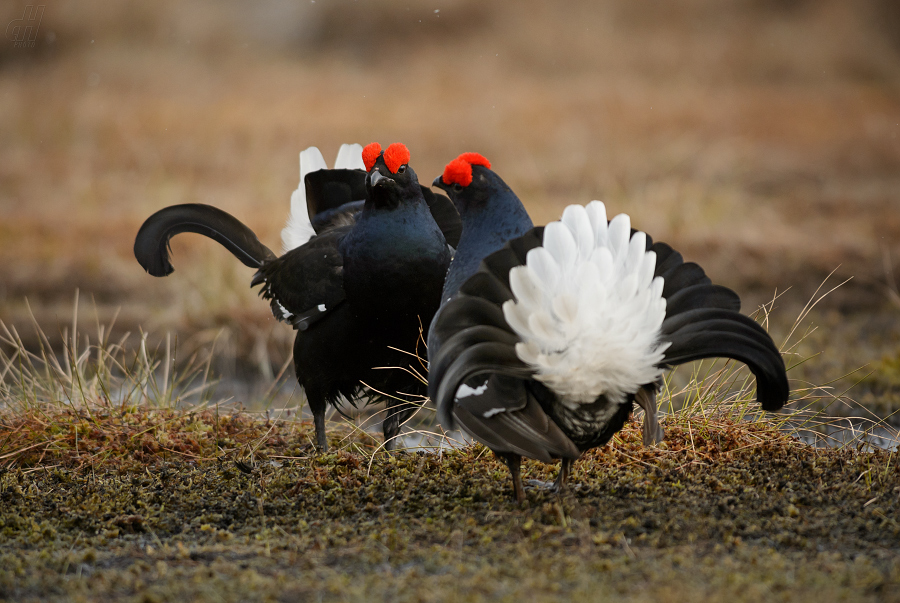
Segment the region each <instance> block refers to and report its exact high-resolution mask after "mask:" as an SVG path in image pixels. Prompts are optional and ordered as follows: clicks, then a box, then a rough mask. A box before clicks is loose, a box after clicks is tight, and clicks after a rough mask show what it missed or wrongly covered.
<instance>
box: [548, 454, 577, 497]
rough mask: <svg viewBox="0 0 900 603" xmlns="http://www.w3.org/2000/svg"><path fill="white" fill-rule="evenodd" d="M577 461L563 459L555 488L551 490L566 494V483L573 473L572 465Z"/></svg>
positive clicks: (554, 484) (554, 483)
mask: <svg viewBox="0 0 900 603" xmlns="http://www.w3.org/2000/svg"><path fill="white" fill-rule="evenodd" d="M574 462H575V461H573V460H572V459H567V458H563V459H562V461H561V462H560V464H559V473H558V474H557V475H556V481H555V482H553V487H552V488H551V490H552V491H553V492H558V493H559V494H564V493H565V492H566V481H567V480H568V479H569V474H570V473H571V472H572V464H573V463H574Z"/></svg>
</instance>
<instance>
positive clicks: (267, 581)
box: [0, 412, 900, 602]
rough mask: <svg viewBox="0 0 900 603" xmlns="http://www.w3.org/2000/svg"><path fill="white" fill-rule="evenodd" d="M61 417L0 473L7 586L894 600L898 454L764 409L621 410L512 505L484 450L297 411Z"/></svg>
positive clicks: (899, 531)
mask: <svg viewBox="0 0 900 603" xmlns="http://www.w3.org/2000/svg"><path fill="white" fill-rule="evenodd" d="M54 418H55V419H57V421H56V424H57V425H64V424H66V422H68V424H69V428H68V429H66V430H55V428H52V427H51V428H48V429H47V430H43V431H40V430H39V431H40V433H39V435H35V436H34V437H33V438H32V440H35V441H38V442H40V441H42V440H44V438H47V437H48V436H49V439H50V440H52V441H53V442H54V445H53V446H48V445H47V444H46V443H45V444H44V445H38V446H36V447H34V448H33V449H32V450H31V451H27V452H22V453H21V454H20V455H18V457H17V458H18V462H17V464H16V465H15V466H14V467H12V468H10V469H7V470H5V471H3V472H2V474H0V503H2V504H0V534H2V539H3V547H2V549H0V599H2V600H20V601H26V600H34V601H36V600H76V601H77V600H134V601H183V600H198V601H242V600H273V601H307V600H310V601H373V600H392V601H398V602H401V601H459V600H470V601H516V600H523V599H526V600H529V601H556V600H561V599H564V600H572V601H596V600H620V601H723V600H733V601H758V600H761V599H766V600H776V601H841V600H844V601H900V522H898V519H897V517H898V516H900V464H898V462H897V455H896V454H894V455H889V454H887V453H884V452H876V453H864V452H858V451H855V450H852V449H844V450H833V449H824V450H823V449H815V448H811V447H808V446H805V445H802V444H798V443H797V442H796V441H794V440H792V439H791V438H789V437H787V436H785V435H784V434H781V433H779V432H778V431H776V430H774V429H773V428H772V427H771V426H767V425H764V424H751V425H747V424H744V425H740V426H737V425H734V424H731V423H729V422H728V421H712V420H692V421H680V422H679V421H675V420H671V421H670V422H669V424H668V425H667V435H668V438H667V441H666V443H665V444H663V445H661V446H660V447H658V448H645V447H644V446H643V445H642V444H641V443H640V435H639V429H638V428H637V427H636V426H631V427H629V428H627V429H626V430H625V431H624V432H622V433H621V434H620V437H617V438H616V440H615V441H614V442H613V443H612V445H610V446H608V447H605V448H603V449H600V450H597V451H594V452H592V453H590V454H589V455H587V456H586V457H585V458H584V459H582V460H581V461H580V462H579V463H578V464H577V467H576V470H575V473H574V475H573V476H572V477H573V479H572V484H573V488H572V490H571V491H570V492H568V493H566V494H563V495H559V494H553V493H550V492H547V491H544V490H542V489H540V488H531V489H529V491H528V501H527V502H526V503H524V504H522V505H518V504H516V503H515V502H514V501H513V499H512V492H511V488H510V484H509V482H508V476H507V472H506V470H505V468H504V467H503V466H502V465H501V464H500V463H498V462H497V461H496V460H495V459H493V458H492V456H491V454H490V453H489V452H487V451H485V450H484V449H482V448H480V447H472V448H465V449H462V450H446V451H444V452H443V453H442V454H435V453H426V452H419V453H400V454H397V455H395V456H389V455H385V454H378V455H375V456H374V457H373V456H372V455H371V451H372V442H371V441H369V440H367V439H366V438H361V437H354V436H351V435H350V434H349V433H348V432H347V431H346V430H342V429H341V428H340V427H338V426H335V427H333V428H332V436H335V437H332V444H333V446H335V448H336V449H335V451H334V452H331V453H328V454H323V455H318V454H315V453H314V450H313V449H312V447H311V445H310V443H309V437H310V434H309V431H308V427H304V426H301V425H299V424H298V423H294V422H280V423H273V422H268V423H267V422H265V421H264V420H260V419H253V418H250V417H247V416H242V415H240V414H238V415H230V416H229V415H224V414H222V415H220V416H218V417H216V416H215V415H214V414H213V413H211V412H206V413H201V414H196V415H187V414H172V413H160V412H154V413H146V412H133V413H128V412H125V413H114V414H112V415H110V416H105V417H104V416H101V415H100V414H99V413H97V412H95V414H94V417H93V419H90V418H88V417H87V416H82V417H77V416H72V415H69V416H68V417H67V418H64V417H62V416H57V417H54ZM17 427H18V428H19V430H18V432H16V428H17ZM2 428H3V431H2V432H0V435H2V436H4V437H7V438H8V439H7V441H9V437H10V436H9V434H10V433H14V434H17V435H13V436H12V437H11V439H12V440H13V441H16V442H18V443H21V444H24V442H25V441H26V439H27V438H25V439H23V437H22V435H21V434H22V433H23V431H28V430H31V429H39V428H38V427H37V425H36V424H34V423H29V424H27V425H26V424H24V423H19V424H16V422H15V419H10V418H9V417H4V419H3V425H2ZM148 428H149V429H148ZM142 431H143V433H141V432H142ZM75 432H78V433H80V434H81V435H80V440H79V449H78V451H76V450H75V449H74V447H71V446H72V444H73V443H74V439H75V438H74V433H75ZM51 434H55V435H51ZM338 435H342V436H343V437H336V436H338ZM214 441H218V443H219V447H220V449H221V450H225V449H228V448H231V449H232V450H233V452H232V453H229V454H220V455H219V458H216V459H213V458H207V455H208V454H209V453H210V452H211V451H212V450H213V448H212V446H213V442H214ZM251 448H255V452H254V453H253V454H252V455H250V454H248V453H249V451H250V450H251ZM113 450H115V454H109V453H110V452H112V451H113ZM525 474H526V475H525V477H526V479H538V480H547V479H552V477H553V474H554V468H553V467H548V466H544V465H541V464H539V463H535V462H528V463H526V469H525Z"/></svg>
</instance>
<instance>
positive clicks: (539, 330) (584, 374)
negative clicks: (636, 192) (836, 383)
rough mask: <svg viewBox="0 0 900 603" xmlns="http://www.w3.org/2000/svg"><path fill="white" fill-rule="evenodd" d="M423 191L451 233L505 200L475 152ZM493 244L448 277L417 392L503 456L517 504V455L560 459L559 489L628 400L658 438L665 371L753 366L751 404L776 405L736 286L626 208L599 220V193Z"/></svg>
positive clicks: (773, 364) (757, 335)
mask: <svg viewBox="0 0 900 603" xmlns="http://www.w3.org/2000/svg"><path fill="white" fill-rule="evenodd" d="M473 157H474V158H476V161H472V158H473ZM435 185H437V186H441V187H442V188H444V189H445V190H447V191H448V193H449V194H450V198H451V199H452V200H453V201H454V203H456V205H457V208H458V209H459V210H460V214H461V219H462V221H463V224H464V237H465V232H466V231H465V228H467V227H468V226H467V222H466V220H467V212H469V211H471V209H472V208H473V207H474V208H477V211H478V212H479V214H480V215H481V216H482V218H481V219H485V220H490V219H495V217H496V214H493V213H492V212H491V211H490V206H491V204H492V203H493V202H494V201H495V200H497V201H499V204H500V205H501V206H508V205H510V204H511V203H517V202H518V199H515V196H514V195H512V192H511V191H510V190H509V187H507V186H506V185H505V184H503V181H502V180H501V179H500V178H499V177H498V176H497V175H496V174H495V173H494V172H493V171H491V170H490V164H489V163H488V162H487V161H486V160H484V158H483V157H480V156H477V155H475V154H466V155H462V156H460V158H458V159H457V160H455V161H454V162H451V164H449V165H448V166H447V169H446V170H445V172H444V175H443V176H442V177H440V178H438V179H436V180H435ZM512 199H515V201H514V202H513V201H512ZM501 213H502V214H503V215H509V209H508V207H507V208H506V209H505V210H503V211H502V212H501ZM496 219H502V218H499V217H496ZM523 225H524V220H523ZM529 226H530V224H529ZM465 243H466V240H465V238H464V239H463V240H462V241H461V242H460V247H459V249H458V251H457V257H459V256H461V255H463V254H468V255H475V256H477V255H478V248H477V246H478V241H471V244H472V245H473V246H476V247H473V248H472V249H466V247H465ZM493 245H494V243H491V244H490V245H487V246H485V247H484V248H483V249H485V250H484V252H483V254H482V255H481V257H482V258H483V261H482V262H481V264H480V266H478V267H477V268H474V269H473V268H471V267H468V268H465V269H464V272H465V271H468V272H469V273H468V274H463V275H455V279H456V280H458V281H461V282H462V284H461V286H459V290H458V291H456V292H453V291H449V292H448V291H446V290H445V292H444V297H443V299H444V305H443V306H442V308H441V309H440V311H439V313H438V315H437V316H436V318H435V321H434V324H433V325H432V330H431V334H430V337H429V360H430V365H429V394H430V395H431V398H432V400H434V402H435V403H436V404H437V407H438V417H439V420H440V421H441V423H442V424H443V425H444V426H445V427H447V428H449V427H452V426H453V425H454V424H456V423H458V424H459V425H460V426H461V427H462V428H463V429H464V430H465V431H467V432H468V433H470V434H471V435H472V436H473V437H474V438H475V439H477V440H478V441H480V442H482V443H483V444H485V445H486V446H488V447H489V448H491V449H492V450H493V451H494V452H495V453H496V454H497V455H498V456H499V457H500V458H502V459H503V460H504V461H505V462H506V463H507V465H508V467H509V469H510V471H511V473H512V477H513V485H514V489H515V494H516V498H517V499H518V500H523V499H524V497H525V493H524V489H523V486H522V482H521V477H520V474H519V467H520V463H521V457H522V456H527V457H531V458H535V459H539V460H541V461H544V462H550V461H552V460H553V459H561V460H562V465H561V468H560V472H559V475H558V477H557V481H556V487H557V488H560V489H562V488H564V487H565V484H566V479H567V475H568V473H569V471H570V469H571V465H572V463H573V462H574V461H575V460H576V459H578V458H579V457H580V456H581V454H582V453H583V452H585V451H586V450H589V449H591V448H594V447H597V446H601V445H603V444H605V443H606V442H608V441H609V440H610V438H612V436H613V435H614V434H615V433H616V432H618V431H619V430H621V429H622V427H623V426H624V424H625V422H626V420H627V419H628V417H629V415H630V414H631V411H632V407H633V404H634V402H637V403H638V404H639V405H640V406H641V407H643V409H644V411H645V420H644V441H645V443H652V442H657V441H660V440H661V439H662V430H661V429H660V427H659V423H658V422H657V419H656V412H657V408H656V394H657V391H658V389H659V384H660V383H661V377H662V374H663V372H664V370H666V369H668V368H671V367H674V366H676V365H679V364H683V363H686V362H691V361H693V360H700V359H704V358H717V357H722V358H732V359H735V360H738V361H741V362H744V363H746V364H747V366H748V367H749V368H750V370H751V371H752V372H753V374H754V376H755V377H756V384H757V398H758V400H759V402H760V404H761V405H762V408H763V409H764V410H777V409H779V408H781V407H782V406H783V405H784V403H785V402H786V401H787V399H788V395H789V387H788V381H787V375H786V372H785V366H784V362H783V360H782V358H781V355H780V353H779V351H778V348H777V347H776V346H775V344H774V342H773V341H772V339H771V337H769V335H768V333H766V331H765V330H764V329H763V328H762V327H760V326H759V325H758V324H757V323H756V322H755V321H753V320H752V319H750V318H748V317H746V316H744V315H743V314H741V313H740V312H739V310H740V299H739V298H738V296H737V294H735V293H734V292H733V291H731V290H730V289H727V288H725V287H721V286H717V285H713V284H712V283H711V281H710V279H709V278H708V277H707V276H706V274H705V273H704V271H703V270H702V269H701V268H700V266H698V265H697V264H694V263H686V262H684V260H683V259H682V256H681V254H679V253H678V252H676V251H674V250H673V249H672V248H671V247H670V246H668V245H666V244H665V243H653V241H652V240H651V239H650V237H649V236H647V235H646V234H645V233H643V232H639V231H635V230H633V229H632V228H631V224H630V220H629V218H628V216H627V215H624V214H621V215H618V216H616V217H615V218H613V219H612V220H607V216H606V207H605V206H604V204H603V203H601V202H599V201H594V202H592V203H590V204H589V205H588V206H587V207H583V206H579V205H573V206H569V207H568V208H566V210H565V211H564V213H563V216H562V219H561V221H559V222H553V223H551V224H549V225H548V226H547V227H545V228H534V229H531V230H529V231H528V232H527V233H525V234H524V235H522V236H519V237H517V238H514V239H512V240H510V241H509V242H508V243H506V245H505V246H503V248H502V249H500V250H499V251H493V250H492V249H491V248H490V247H491V246H493ZM454 264H455V260H454ZM454 268H455V267H454V265H453V264H451V268H450V276H448V279H447V281H448V283H449V282H450V279H451V277H453V276H454V275H453V272H454ZM448 293H449V295H448ZM448 297H449V298H450V299H449V301H448ZM432 343H434V346H433V347H432V345H431V344H432Z"/></svg>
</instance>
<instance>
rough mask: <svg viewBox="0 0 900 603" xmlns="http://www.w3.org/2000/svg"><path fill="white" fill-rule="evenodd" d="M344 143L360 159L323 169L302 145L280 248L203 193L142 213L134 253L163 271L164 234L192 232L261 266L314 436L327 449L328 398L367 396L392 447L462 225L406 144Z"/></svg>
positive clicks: (167, 268)
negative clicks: (287, 334) (289, 339)
mask: <svg viewBox="0 0 900 603" xmlns="http://www.w3.org/2000/svg"><path fill="white" fill-rule="evenodd" d="M345 148H346V147H345ZM345 148H342V154H345V155H350V154H352V155H356V154H359V153H360V150H361V158H360V159H359V161H358V163H363V164H364V166H365V170H361V169H355V167H354V165H355V163H357V161H353V160H352V158H350V159H348V158H347V157H344V158H343V159H342V156H341V155H339V157H338V162H336V166H341V167H339V168H338V169H335V170H327V169H325V167H326V166H325V165H324V161H318V160H317V159H321V154H319V153H318V150H314V152H312V151H313V150H311V149H308V150H307V151H304V153H306V154H307V156H306V161H304V155H303V154H301V178H302V180H301V183H300V189H298V191H297V192H295V193H294V196H293V197H292V212H291V221H290V223H289V225H288V227H287V228H286V229H285V231H284V232H283V233H282V239H283V241H284V247H285V249H286V251H285V253H284V255H282V256H280V257H276V256H275V254H274V253H272V251H270V250H269V249H268V248H267V247H266V246H265V245H263V244H262V243H260V241H259V240H258V239H257V237H256V235H255V234H253V232H252V231H251V230H250V229H249V228H247V226H245V225H244V224H243V223H241V222H240V221H239V220H237V218H235V217H233V216H231V215H229V214H227V213H226V212H224V211H222V210H219V209H216V208H214V207H210V206H208V205H198V204H190V205H176V206H172V207H167V208H165V209H163V210H160V211H159V212H157V213H156V214H154V215H152V216H151V217H150V218H148V219H147V220H146V222H144V225H143V226H142V227H141V229H140V231H139V232H138V235H137V238H136V240H135V244H134V253H135V257H136V258H137V260H138V262H140V264H141V266H143V267H144V269H145V270H147V272H149V273H150V274H152V275H154V276H166V275H168V274H170V273H171V272H172V271H173V267H172V265H171V263H170V262H169V251H168V245H169V240H170V239H171V238H172V237H173V236H174V235H176V234H178V233H181V232H195V233H199V234H202V235H205V236H207V237H209V238H211V239H213V240H215V241H217V242H219V243H221V244H222V245H223V246H225V247H226V248H227V249H228V250H229V251H231V253H232V254H234V255H235V256H236V257H237V258H238V259H239V260H240V261H241V262H243V263H244V264H245V265H246V266H249V267H251V268H256V269H257V272H256V274H255V275H254V277H253V280H252V281H251V286H256V285H262V288H261V290H260V295H261V296H262V297H263V298H265V299H268V300H270V302H271V307H272V313H273V314H274V315H275V318H276V319H278V320H281V321H284V322H288V323H290V324H292V325H293V326H294V328H295V329H297V336H296V339H295V341H294V366H295V369H296V374H297V380H298V381H299V383H300V385H302V386H303V388H304V390H305V391H306V395H307V399H308V400H309V406H310V410H311V411H312V414H313V418H314V420H315V428H316V438H317V442H318V445H319V446H320V447H321V448H322V449H325V450H327V448H328V441H327V438H326V434H325V412H326V410H327V408H328V405H329V404H332V405H335V406H336V405H338V404H339V403H340V402H341V399H342V398H346V399H347V400H349V401H350V402H351V403H355V400H356V399H358V398H359V397H361V396H366V397H367V398H368V401H370V402H373V401H382V400H384V401H386V402H387V406H388V409H387V414H386V418H385V419H384V421H383V425H382V427H383V431H384V436H385V447H386V448H388V449H392V448H394V447H395V446H396V439H395V438H396V437H397V435H398V434H399V433H400V425H401V423H402V422H403V421H404V420H405V419H406V418H407V417H408V416H409V415H410V413H412V412H413V410H414V409H415V406H414V405H413V404H412V403H409V402H407V401H405V400H404V399H403V395H409V396H424V394H425V392H426V386H425V385H424V383H423V382H422V381H421V380H420V379H419V378H418V377H417V376H416V374H415V370H411V369H410V368H409V367H410V365H412V364H413V362H411V356H410V355H409V354H410V353H412V352H414V351H415V350H416V349H417V347H418V343H419V340H420V332H421V329H422V328H426V329H427V328H428V325H429V324H430V322H431V319H432V317H433V315H434V313H435V311H436V310H437V308H438V306H439V304H440V294H441V289H442V286H443V283H444V277H445V276H446V273H447V268H448V265H449V263H450V258H451V248H450V247H449V246H448V244H447V238H450V239H451V240H453V241H454V242H455V241H456V240H458V237H459V232H460V229H461V227H460V223H459V216H458V214H457V213H456V210H455V208H454V207H453V205H452V203H450V201H449V199H447V198H446V197H444V196H443V195H435V194H433V193H432V192H431V191H430V190H428V189H427V187H420V186H419V183H418V179H417V178H416V174H415V172H414V171H413V169H412V168H411V167H409V151H408V150H407V149H406V147H405V146H404V145H402V144H399V143H395V144H392V145H390V146H389V147H388V148H387V149H386V150H385V151H384V152H382V151H381V146H380V145H378V144H377V143H372V144H371V145H369V146H367V147H366V148H365V149H361V147H358V145H356V146H355V148H354V147H350V151H354V152H353V153H350V152H349V151H348V152H346V153H345ZM304 168H306V170H304ZM301 189H302V190H301ZM426 191H427V193H426ZM360 196H362V199H358V197H360ZM426 197H428V199H429V200H430V203H429V202H426ZM436 220H437V221H436ZM445 232H446V233H447V236H446V237H445V234H444V233H445ZM391 367H394V368H391ZM366 386H369V387H370V388H371V390H367V389H366ZM398 394H399V396H398Z"/></svg>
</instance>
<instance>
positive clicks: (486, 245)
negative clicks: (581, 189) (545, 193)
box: [441, 165, 534, 304]
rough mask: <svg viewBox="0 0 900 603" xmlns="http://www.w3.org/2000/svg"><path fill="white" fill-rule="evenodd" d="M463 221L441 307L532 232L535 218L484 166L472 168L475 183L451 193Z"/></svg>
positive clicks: (496, 176) (499, 179) (498, 177)
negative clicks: (486, 263) (484, 264)
mask: <svg viewBox="0 0 900 603" xmlns="http://www.w3.org/2000/svg"><path fill="white" fill-rule="evenodd" d="M448 192H449V193H450V197H451V199H452V200H453V202H454V203H455V204H456V208H457V209H458V210H459V216H460V219H461V220H462V236H461V237H460V239H459V246H457V248H456V255H455V256H454V258H453V261H452V262H451V263H450V271H449V272H448V273H447V280H446V281H444V291H443V294H442V297H441V303H442V304H445V303H447V301H448V300H449V299H450V298H451V297H453V295H455V294H456V292H457V291H458V290H459V288H460V286H462V284H463V283H464V282H465V281H466V280H467V279H468V278H469V277H470V276H472V275H473V274H475V272H476V271H477V270H478V266H479V265H481V260H483V259H484V258H486V257H487V256H489V255H490V254H492V253H494V252H495V251H497V250H499V249H500V248H501V247H503V245H505V244H506V243H507V242H508V241H511V240H512V239H515V238H516V237H520V236H522V235H523V234H525V233H526V232H528V231H529V230H531V228H533V226H534V225H533V224H532V223H531V218H530V217H528V212H527V211H525V207H524V206H523V205H522V202H521V201H519V198H518V197H517V196H516V194H515V193H514V192H513V191H512V189H510V188H509V186H507V185H506V183H505V182H503V180H502V179H501V178H500V176H498V175H497V174H495V173H494V172H492V171H491V170H489V169H487V168H485V167H482V166H478V165H476V166H473V167H472V183H471V184H470V185H469V186H467V187H465V188H463V189H462V190H460V191H459V192H456V191H453V190H452V189H451V190H449V191H448Z"/></svg>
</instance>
